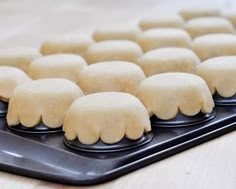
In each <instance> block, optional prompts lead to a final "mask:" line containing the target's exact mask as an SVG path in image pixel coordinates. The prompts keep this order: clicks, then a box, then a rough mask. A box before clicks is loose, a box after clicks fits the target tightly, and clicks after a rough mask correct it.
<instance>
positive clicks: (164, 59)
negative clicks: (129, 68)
mask: <svg viewBox="0 0 236 189" xmlns="http://www.w3.org/2000/svg"><path fill="white" fill-rule="evenodd" d="M137 63H138V65H139V66H140V67H141V68H142V69H143V71H144V73H145V75H146V76H147V77H148V76H151V75H155V74H159V73H165V72H189V73H195V71H196V66H197V65H198V64H199V63H200V60H199V58H198V57H197V55H196V54H195V53H194V52H193V51H191V50H189V49H185V48H177V47H169V48H161V49H156V50H152V51H149V52H147V53H145V54H144V55H143V56H141V57H140V59H139V60H138V62H137Z"/></svg>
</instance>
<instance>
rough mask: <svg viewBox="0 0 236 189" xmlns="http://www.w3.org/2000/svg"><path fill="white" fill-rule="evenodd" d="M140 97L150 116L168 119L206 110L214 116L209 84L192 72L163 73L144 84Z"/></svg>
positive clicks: (144, 81)
mask: <svg viewBox="0 0 236 189" xmlns="http://www.w3.org/2000/svg"><path fill="white" fill-rule="evenodd" d="M137 97H138V98H139V99H140V100H141V101H142V103H143V104H144V106H145V107H146V108H147V110H148V112H149V114H150V115H153V114H155V115H156V116H157V117H158V118H160V119H163V120H168V119H172V118H174V117H175V116H176V115H177V113H178V110H179V111H180V112H181V113H182V114H184V115H187V116H193V115H196V114H197V113H199V112H200V111H202V112H203V113H210V112H212V110H213V107H214V101H213V99H212V96H211V93H210V91H209V89H208V87H207V84H206V82H205V81H204V80H203V79H202V78H200V77H198V76H196V75H193V74H189V73H178V72H172V73H163V74H157V75H154V76H151V77H148V78H146V79H144V80H143V82H142V83H141V84H140V86H139V89H138V92H137Z"/></svg>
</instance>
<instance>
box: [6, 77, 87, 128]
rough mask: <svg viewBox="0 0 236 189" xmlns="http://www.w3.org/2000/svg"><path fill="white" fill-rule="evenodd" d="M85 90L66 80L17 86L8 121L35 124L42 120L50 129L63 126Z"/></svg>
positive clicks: (44, 81)
mask: <svg viewBox="0 0 236 189" xmlns="http://www.w3.org/2000/svg"><path fill="white" fill-rule="evenodd" d="M82 95H83V93H82V91H81V90H80V88H79V87H78V86H77V85H76V84H75V83H73V82H72V81H69V80H66V79H39V80H34V81H31V82H27V83H23V84H21V85H19V86H18V87H16V88H15V91H14V94H13V96H12V98H11V99H10V102H9V107H8V113H7V123H8V125H9V126H15V125H18V124H19V123H21V124H22V125H24V126H26V127H34V126H36V125H38V124H39V123H40V122H41V120H42V122H43V123H44V125H45V126H47V127H49V128H57V127H60V126H62V125H63V122H64V117H65V113H66V111H67V110H68V108H69V106H70V105H71V104H72V102H73V101H75V100H76V99H77V98H78V97H80V96H82Z"/></svg>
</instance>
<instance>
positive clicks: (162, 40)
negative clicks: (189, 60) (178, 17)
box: [138, 28, 191, 52]
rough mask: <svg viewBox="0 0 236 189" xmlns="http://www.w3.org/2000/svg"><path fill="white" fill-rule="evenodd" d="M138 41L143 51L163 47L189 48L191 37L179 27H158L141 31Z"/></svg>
mask: <svg viewBox="0 0 236 189" xmlns="http://www.w3.org/2000/svg"><path fill="white" fill-rule="evenodd" d="M138 42H139V45H140V46H141V47H142V49H143V51H144V52H147V51H150V50H153V49H157V48H163V47H183V48H190V45H191V37H190V36H189V34H188V33H187V32H186V31H184V30H181V29H176V28H159V29H150V30H147V31H145V32H143V34H141V35H140V37H139V40H138Z"/></svg>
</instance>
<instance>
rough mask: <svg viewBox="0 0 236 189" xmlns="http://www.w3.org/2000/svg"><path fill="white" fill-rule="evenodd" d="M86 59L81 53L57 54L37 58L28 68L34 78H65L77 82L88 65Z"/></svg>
mask: <svg viewBox="0 0 236 189" xmlns="http://www.w3.org/2000/svg"><path fill="white" fill-rule="evenodd" d="M86 65H87V64H86V62H85V60H84V59H83V58H82V57H81V56H79V55H73V54H55V55H47V56H43V57H40V58H37V59H35V60H34V61H33V62H32V63H31V65H30V67H29V70H28V74H29V76H30V77H31V78H32V79H42V78H64V79H69V80H71V81H73V82H75V83H77V81H78V77H79V73H80V72H81V70H82V69H83V68H84V67H85V66H86Z"/></svg>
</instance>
